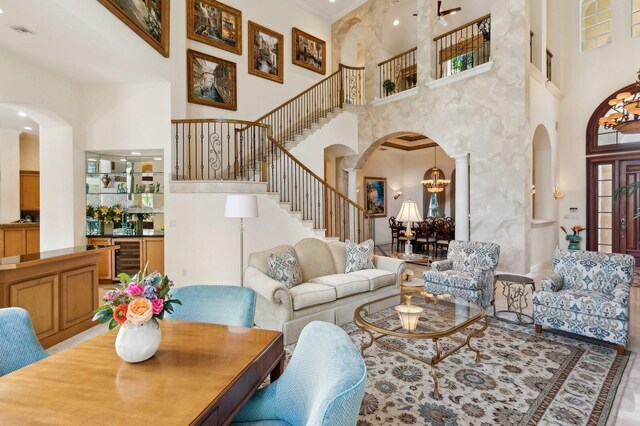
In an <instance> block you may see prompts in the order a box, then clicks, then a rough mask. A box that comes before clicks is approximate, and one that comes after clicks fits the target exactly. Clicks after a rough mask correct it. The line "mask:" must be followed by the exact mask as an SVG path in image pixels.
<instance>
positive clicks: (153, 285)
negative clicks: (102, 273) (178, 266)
mask: <svg viewBox="0 0 640 426" xmlns="http://www.w3.org/2000/svg"><path fill="white" fill-rule="evenodd" d="M145 273H146V266H145V269H144V270H143V271H140V272H138V273H137V274H135V275H134V276H133V277H130V276H129V275H127V274H125V273H122V274H120V275H118V278H120V283H119V284H117V286H116V287H115V288H112V289H109V290H107V292H106V293H105V295H104V297H103V299H102V300H103V301H104V302H105V304H104V305H103V306H101V307H100V308H98V309H97V310H96V314H95V315H94V317H93V320H94V321H97V320H99V321H100V324H104V323H106V322H109V330H111V329H113V328H115V327H117V326H118V325H120V324H129V325H142V324H144V323H146V322H148V321H154V322H156V323H157V321H158V320H161V319H163V318H164V314H165V312H169V313H173V305H174V304H178V305H182V303H181V302H180V300H178V299H172V298H171V295H170V294H169V291H170V290H171V287H173V281H171V280H169V278H168V277H167V276H166V275H165V276H164V277H162V275H160V273H159V272H152V273H151V274H149V275H147V276H145Z"/></svg>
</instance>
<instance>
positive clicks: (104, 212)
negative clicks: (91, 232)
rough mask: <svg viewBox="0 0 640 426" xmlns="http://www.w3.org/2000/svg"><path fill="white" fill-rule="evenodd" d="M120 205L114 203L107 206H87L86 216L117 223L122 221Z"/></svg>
mask: <svg viewBox="0 0 640 426" xmlns="http://www.w3.org/2000/svg"><path fill="white" fill-rule="evenodd" d="M123 211H124V210H123V209H122V206H120V204H116V205H114V206H112V207H109V206H91V205H89V206H87V217H88V218H92V219H96V220H101V221H103V222H105V223H112V222H113V223H119V222H120V221H122V212H123Z"/></svg>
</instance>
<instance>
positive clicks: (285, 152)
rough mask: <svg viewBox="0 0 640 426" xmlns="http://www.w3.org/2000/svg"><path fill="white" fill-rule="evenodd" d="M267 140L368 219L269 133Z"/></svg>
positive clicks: (359, 208) (352, 203)
mask: <svg viewBox="0 0 640 426" xmlns="http://www.w3.org/2000/svg"><path fill="white" fill-rule="evenodd" d="M267 138H268V139H269V140H270V141H271V143H272V144H274V145H275V146H276V147H277V148H278V149H279V150H280V151H282V152H283V153H284V154H285V155H286V156H287V157H289V158H290V159H291V160H292V161H293V162H294V163H296V164H297V165H298V166H300V167H302V168H303V169H304V171H305V172H307V173H309V174H310V175H311V176H312V177H313V178H315V179H316V180H318V181H320V183H322V184H323V185H324V186H326V187H327V188H328V189H330V190H331V191H333V192H335V193H336V194H338V196H340V198H342V199H344V200H345V201H347V202H348V203H349V204H351V205H352V206H353V207H355V208H356V209H357V210H360V212H361V213H363V214H364V215H365V217H368V213H367V211H366V210H365V209H364V208H362V207H360V206H359V205H357V204H356V203H354V202H353V201H351V199H350V198H349V197H347V196H345V195H344V194H343V193H342V192H340V191H338V190H337V189H336V188H334V187H333V186H331V185H330V184H329V183H328V182H327V181H325V180H324V179H322V178H321V177H320V176H318V175H317V174H315V173H314V172H312V171H311V170H309V168H308V167H307V166H305V165H304V164H302V163H301V162H300V160H298V159H297V158H296V157H294V156H293V155H292V154H291V153H290V152H289V150H288V149H286V148H285V147H284V146H282V145H280V143H278V141H276V140H275V139H274V138H272V137H271V132H270V131H268V132H267Z"/></svg>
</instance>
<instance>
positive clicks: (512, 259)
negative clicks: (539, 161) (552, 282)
mask: <svg viewBox="0 0 640 426" xmlns="http://www.w3.org/2000/svg"><path fill="white" fill-rule="evenodd" d="M417 2H418V18H417V19H418V34H417V40H418V85H417V89H418V94H417V95H416V96H413V97H411V98H407V99H403V100H399V101H397V102H392V103H389V104H386V105H382V106H379V107H374V106H373V105H372V104H371V100H373V99H374V96H376V95H377V93H378V86H377V85H378V84H379V83H378V82H377V80H376V78H377V75H378V70H377V64H378V63H379V62H381V61H383V60H385V59H387V58H384V57H379V56H380V54H381V53H380V49H378V48H377V46H381V43H382V34H380V28H381V27H382V25H381V22H382V20H383V19H388V18H389V15H387V14H385V11H386V10H387V9H388V8H389V7H390V5H391V0H375V1H369V2H367V3H366V4H364V5H362V6H361V7H359V8H358V9H356V10H354V11H353V12H351V13H350V14H348V15H347V16H345V17H343V18H342V19H340V20H339V21H336V22H335V23H334V24H333V27H332V33H333V37H332V40H333V46H332V52H333V61H332V63H333V64H338V63H339V62H340V58H339V55H340V51H341V49H340V47H341V41H342V40H343V39H344V36H345V35H346V34H347V32H348V31H349V29H350V28H351V27H352V26H353V25H354V24H356V23H358V22H362V24H363V27H364V37H365V43H364V44H363V45H364V46H365V49H366V50H365V67H366V73H367V85H366V96H367V101H368V102H369V103H368V105H367V106H366V108H365V112H364V113H363V114H362V115H361V117H360V122H359V135H358V138H359V140H358V146H359V154H358V155H355V156H353V157H346V158H344V159H343V161H341V162H340V167H358V166H360V165H361V164H363V163H364V161H366V158H367V157H368V155H369V154H370V152H371V151H372V150H374V149H376V148H377V146H378V145H379V144H380V143H381V140H382V139H383V138H384V137H385V136H387V135H389V134H390V133H394V132H398V131H409V132H416V133H421V134H424V135H426V136H429V137H430V138H432V139H433V140H434V141H436V142H437V143H438V144H439V145H440V146H441V147H442V148H443V149H444V150H445V151H446V152H447V153H448V155H449V156H451V157H454V156H457V155H462V154H465V153H469V155H470V165H471V182H470V184H471V194H470V221H471V239H472V240H479V241H491V242H495V243H498V244H500V246H501V256H500V265H499V269H500V270H508V271H512V272H525V270H526V272H528V268H529V265H528V264H527V263H528V260H527V257H528V253H527V250H528V245H529V244H528V239H529V232H530V225H529V222H530V202H531V197H530V196H529V185H530V173H531V141H530V138H529V124H528V108H527V105H528V98H529V95H528V85H527V84H526V82H527V81H528V63H529V30H528V23H527V16H526V14H527V12H526V4H525V1H524V0H492V6H491V19H492V28H491V43H492V46H491V58H492V61H493V62H494V63H493V66H492V68H491V70H490V71H489V72H487V73H484V74H481V75H478V76H475V77H472V78H469V79H465V80H462V81H458V82H454V83H451V84H447V85H445V86H441V87H438V88H435V89H431V88H429V87H427V86H426V83H427V82H429V81H431V80H432V79H433V76H434V75H435V66H433V64H432V62H434V60H435V52H434V49H435V48H434V43H433V41H432V40H433V34H434V32H433V30H434V28H435V25H437V23H436V16H435V15H436V2H434V1H431V0H417ZM343 185H344V183H343ZM343 189H345V188H343ZM345 193H346V190H345ZM458 220H460V219H459V218H458Z"/></svg>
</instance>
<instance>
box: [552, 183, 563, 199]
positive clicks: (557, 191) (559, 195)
mask: <svg viewBox="0 0 640 426" xmlns="http://www.w3.org/2000/svg"><path fill="white" fill-rule="evenodd" d="M562 197H564V194H563V193H562V192H560V189H559V188H558V185H556V186H554V187H553V198H555V199H556V200H558V199H560V198H562Z"/></svg>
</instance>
